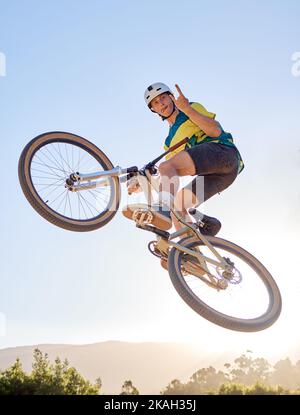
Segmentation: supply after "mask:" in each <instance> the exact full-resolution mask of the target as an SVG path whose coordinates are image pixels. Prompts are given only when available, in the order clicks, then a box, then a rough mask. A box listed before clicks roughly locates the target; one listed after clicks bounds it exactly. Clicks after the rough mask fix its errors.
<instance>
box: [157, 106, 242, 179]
mask: <svg viewBox="0 0 300 415" xmlns="http://www.w3.org/2000/svg"><path fill="white" fill-rule="evenodd" d="M190 105H191V107H192V108H194V109H195V110H196V111H197V112H199V113H200V114H202V115H205V116H206V117H209V118H215V116H216V114H214V113H213V112H209V111H207V110H206V109H205V108H204V107H203V105H201V104H199V103H198V102H190ZM220 127H221V126H220ZM221 130H222V132H221V134H220V136H219V137H209V136H208V135H207V134H205V132H204V131H203V130H201V129H200V127H198V126H197V125H196V124H194V123H193V122H192V121H191V120H190V119H189V117H188V116H187V115H185V114H184V113H183V112H181V111H179V114H178V115H177V117H176V120H175V123H174V124H173V125H172V126H171V127H170V130H169V135H168V137H167V138H166V140H165V145H164V149H165V151H167V150H168V149H169V148H170V147H172V146H174V145H175V144H177V143H179V141H181V140H183V139H184V138H185V137H188V138H189V141H188V143H187V144H184V145H182V146H180V147H179V148H177V149H176V150H174V151H172V152H170V153H169V154H167V155H166V159H167V160H168V159H170V158H171V157H173V156H174V155H175V154H177V153H179V152H180V151H183V150H186V149H188V148H191V147H194V146H196V145H199V144H202V143H208V142H209V143H220V144H224V145H227V146H230V147H235V145H234V143H233V138H232V135H231V134H230V133H227V132H225V131H224V130H223V128H222V127H221ZM235 148H236V147H235ZM237 152H238V158H239V161H238V163H239V165H238V173H240V172H241V171H242V170H243V168H244V163H243V160H242V157H241V155H240V153H239V151H238V150H237Z"/></svg>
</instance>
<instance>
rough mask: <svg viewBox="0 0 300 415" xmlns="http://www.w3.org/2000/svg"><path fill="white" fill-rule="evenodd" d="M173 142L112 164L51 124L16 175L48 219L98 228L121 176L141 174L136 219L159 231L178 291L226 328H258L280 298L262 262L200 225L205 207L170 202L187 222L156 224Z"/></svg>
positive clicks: (107, 217) (75, 227)
mask: <svg viewBox="0 0 300 415" xmlns="http://www.w3.org/2000/svg"><path fill="white" fill-rule="evenodd" d="M187 140H188V139H185V140H183V141H181V142H180V143H178V144H177V145H176V146H173V147H171V148H170V149H169V150H168V151H167V152H165V153H163V154H161V155H160V156H159V157H157V158H156V159H154V160H153V161H151V162H149V163H147V164H146V165H145V166H143V167H142V168H139V167H137V166H132V167H127V168H121V167H120V166H116V167H114V166H113V164H112V163H111V161H110V160H109V158H108V157H107V156H106V155H105V154H104V152H103V151H101V150H100V149H99V148H98V147H96V146H95V145H94V144H93V143H92V142H90V141H88V140H86V139H85V138H83V137H80V136H78V135H75V134H72V133H67V132H60V131H55V132H47V133H44V134H41V135H39V136H37V137H35V138H34V139H33V140H31V141H30V142H29V143H28V144H27V145H26V146H25V148H24V150H23V152H22V154H21V156H20V160H19V167H18V173H19V180H20V184H21V187H22V190H23V192H24V195H25V197H26V198H27V200H28V202H29V203H30V204H31V206H32V207H33V208H34V209H35V210H36V211H37V212H38V213H39V214H40V215H41V216H42V217H43V218H45V219H46V220H48V221H49V222H51V223H52V224H54V225H56V226H59V227H60V228H63V229H67V230H70V231H76V232H86V231H93V230H96V229H99V228H101V227H102V226H104V225H106V224H107V223H108V222H110V221H111V220H112V219H113V217H114V216H115V214H116V212H117V210H118V209H119V203H120V197H121V191H120V189H121V183H125V182H127V181H128V180H129V179H130V178H131V177H133V176H136V178H137V179H138V182H139V183H140V186H141V188H142V190H143V192H144V194H145V197H146V200H147V203H145V204H144V205H142V204H141V205H138V207H137V208H136V209H135V211H134V214H133V219H134V221H133V223H135V225H136V226H137V227H138V228H139V229H142V230H145V231H147V232H151V233H153V234H154V235H155V240H152V241H150V242H149V244H148V248H149V250H150V252H151V253H152V254H153V255H155V256H156V257H158V258H160V259H164V260H165V261H166V263H167V268H168V272H169V276H170V279H171V281H172V284H173V285H174V287H175V289H176V291H177V292H178V294H179V295H180V296H181V298H182V299H183V300H184V301H185V302H186V303H187V304H188V306H189V307H191V308H192V309H193V310H194V311H195V312H196V313H198V314H199V315H200V316H202V317H204V318H205V319H207V320H208V321H210V322H212V323H214V324H217V325H219V326H222V327H224V328H227V329H231V330H237V331H245V332H254V331H259V330H263V329H266V328H268V327H269V326H271V325H272V324H273V323H274V322H275V321H276V320H277V319H278V317H279V315H280V312H281V307H282V300H281V295H280V291H279V289H278V286H277V284H276V282H275V280H274V278H273V277H272V275H271V274H270V272H269V271H268V270H267V269H266V268H265V266H264V265H263V264H262V263H261V262H260V261H259V260H258V259H256V258H255V257H254V256H253V255H251V254H250V253H249V252H247V251H246V250H245V249H243V248H241V247H240V246H238V245H236V244H235V243H233V242H230V241H228V240H225V239H223V238H219V237H216V236H210V235H207V234H205V232H203V229H204V225H205V223H204V221H203V220H202V219H203V215H202V216H201V213H200V212H199V211H198V210H196V209H194V208H192V209H190V210H189V213H190V215H191V218H192V219H193V222H192V223H190V222H186V221H185V219H184V218H183V217H181V215H180V214H179V212H177V211H176V209H175V208H174V209H171V211H172V213H173V214H174V216H175V217H176V218H177V220H178V221H179V222H180V223H181V224H182V228H181V229H180V230H178V231H175V232H172V233H170V232H168V231H165V230H162V229H159V228H157V227H156V226H154V225H153V217H151V216H152V215H151V211H149V209H148V207H149V205H151V204H152V202H153V200H154V198H155V194H156V193H157V192H158V189H159V174H158V168H157V163H158V161H159V160H160V159H161V158H162V157H164V156H165V155H166V154H167V153H168V152H170V151H173V150H174V149H175V148H178V147H180V146H182V145H184V144H185V143H186V142H187Z"/></svg>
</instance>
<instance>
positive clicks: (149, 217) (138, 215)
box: [132, 209, 154, 225]
mask: <svg viewBox="0 0 300 415" xmlns="http://www.w3.org/2000/svg"><path fill="white" fill-rule="evenodd" d="M132 219H133V220H134V221H135V222H136V223H137V224H139V225H141V224H147V225H150V224H151V223H152V222H153V219H154V216H153V213H152V212H151V211H150V210H147V209H136V210H134V211H133V214H132Z"/></svg>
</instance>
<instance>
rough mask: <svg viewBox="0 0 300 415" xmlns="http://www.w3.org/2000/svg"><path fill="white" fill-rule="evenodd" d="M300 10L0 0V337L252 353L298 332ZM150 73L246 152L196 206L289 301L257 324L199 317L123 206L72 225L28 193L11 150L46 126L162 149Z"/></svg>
mask: <svg viewBox="0 0 300 415" xmlns="http://www.w3.org/2000/svg"><path fill="white" fill-rule="evenodd" d="M299 19H300V2H299V1H298V0H288V1H286V2H282V1H279V0H278V1H277V0H265V1H263V2H261V1H257V0H255V1H252V2H249V1H243V0H240V1H237V0H236V1H228V0H226V1H223V0H222V1H218V0H216V1H214V2H207V1H205V2H204V1H200V0H187V1H185V2H179V1H178V0H173V1H169V0H166V1H164V2H162V1H158V0H153V1H151V2H148V1H147V2H146V1H140V0H139V1H133V0H132V1H130V0H128V1H120V0H109V1H108V0H107V1H106V0H98V1H96V0H88V1H85V2H83V1H77V0H75V1H74V0H72V1H71V0H59V1H58V0H54V1H51V2H50V1H48V2H40V1H33V0H27V1H26V2H22V1H17V0H12V1H3V0H0V53H1V55H0V56H2V57H3V56H5V58H6V76H0V110H1V111H0V115H1V122H0V139H1V152H0V160H1V169H2V183H1V186H2V191H1V215H0V221H1V241H0V255H1V277H0V278H1V290H0V312H1V313H2V316H1V319H0V323H1V322H2V333H1V334H2V336H1V337H0V347H8V346H16V345H25V344H35V343H90V342H97V341H103V340H111V339H117V340H129V341H144V340H153V341H165V340H168V341H170V340H171V341H172V340H174V341H185V342H191V343H194V344H195V345H196V346H199V347H203V348H207V349H210V350H211V349H213V350H216V352H219V351H220V349H222V350H223V349H226V348H227V349H232V347H233V345H235V346H238V347H241V348H243V347H244V348H249V347H252V348H253V349H254V350H256V351H258V352H260V351H264V350H268V351H269V350H270V349H272V350H274V348H275V351H280V350H281V348H284V349H288V348H292V347H293V346H294V345H296V344H297V343H300V334H299V331H298V330H297V329H296V330H295V327H298V325H299V324H298V320H299V314H300V305H299V304H300V302H299V298H300V282H299V277H300V272H299V264H298V262H297V261H298V258H299V245H300V244H299V242H300V241H299V231H300V224H299V223H300V213H299V212H300V180H299V176H300V124H299V118H300V111H299V110H300V76H295V75H297V71H296V72H295V70H294V71H293V70H292V67H293V64H295V63H293V61H292V56H293V54H294V53H295V52H297V51H298V52H299V51H300V25H299ZM0 74H1V72H0ZM2 75H3V72H2ZM156 81H162V82H165V83H167V84H169V85H170V86H171V87H172V88H174V84H175V83H178V84H179V85H180V86H181V88H182V91H183V92H184V93H185V95H186V96H187V97H188V98H189V99H190V100H191V101H198V102H200V103H202V104H203V105H204V106H205V107H206V108H207V109H208V110H209V111H212V112H216V113H217V119H218V120H219V121H220V122H221V124H222V125H223V127H224V129H225V130H227V131H230V132H231V133H232V134H233V136H234V138H235V142H236V144H237V146H238V148H239V150H240V152H241V154H242V156H243V159H244V161H245V165H246V167H245V170H244V171H243V172H242V174H241V175H240V176H239V177H238V178H237V180H236V182H235V183H234V184H233V185H232V186H231V187H230V188H229V189H228V190H226V191H225V192H224V193H223V194H221V195H220V196H215V197H214V198H213V199H212V200H211V201H209V202H207V203H206V205H205V212H207V213H209V214H211V215H215V216H217V217H218V218H220V220H221V221H222V224H223V228H222V231H221V233H220V236H222V237H224V238H225V239H229V240H233V241H235V242H236V243H237V244H240V245H241V246H243V247H245V248H246V249H247V250H248V251H250V252H252V253H253V254H254V255H256V256H257V257H258V258H259V259H260V260H261V261H262V262H263V263H264V264H265V265H266V266H267V267H268V268H269V269H270V271H271V272H272V274H273V275H274V277H275V278H276V280H277V282H278V284H279V286H280V289H281V291H282V295H283V312H282V316H281V318H280V319H279V320H278V322H277V323H276V324H275V325H274V326H273V327H271V328H270V329H268V330H265V331H264V332H261V333H254V334H243V333H236V332H231V331H228V330H225V329H222V328H221V327H217V326H214V325H213V324H211V323H208V322H206V321H205V320H204V319H202V318H201V317H199V316H197V315H196V314H195V313H194V312H193V311H192V310H190V309H189V308H188V306H187V305H186V304H185V303H184V302H183V301H182V300H181V299H180V297H179V296H178V295H177V293H176V292H175V290H174V288H173V287H172V285H171V282H170V280H169V277H168V274H167V273H166V272H165V271H164V270H163V269H161V267H160V265H159V263H158V261H157V260H156V259H155V258H154V257H152V256H151V255H150V254H149V253H148V251H147V243H148V241H149V240H151V239H152V238H151V235H149V234H147V233H146V232H143V231H141V230H138V229H136V228H135V227H134V225H133V224H132V223H131V222H130V221H128V220H127V219H125V218H123V216H122V215H121V213H120V212H119V213H118V214H117V215H116V217H115V218H114V220H113V221H112V222H111V223H109V224H108V225H106V226H105V227H104V228H102V229H100V230H98V231H95V232H91V233H86V234H81V233H78V234H77V233H72V232H68V231H64V230H62V229H59V228H57V227H55V226H53V225H51V224H50V223H48V222H46V221H45V220H44V219H42V218H41V217H39V216H38V214H37V213H36V212H35V211H34V210H33V209H32V208H31V206H30V205H29V204H28V202H27V201H26V199H25V197H24V196H23V193H22V191H21V188H20V186H19V182H18V178H17V163H18V158H19V155H20V153H21V151H22V149H23V147H24V146H25V144H26V143H27V142H28V141H29V140H30V139H31V138H33V137H35V136H36V135H38V134H40V133H42V132H46V131H53V130H62V131H69V132H74V133H76V134H79V135H82V136H83V137H86V138H87V139H89V140H91V141H93V142H95V144H97V146H98V147H100V148H101V149H102V150H103V151H104V152H105V153H106V154H107V155H108V157H109V158H110V159H111V160H112V162H113V163H114V164H115V165H121V166H122V167H126V166H129V165H134V164H137V165H143V164H144V163H146V162H147V161H149V160H151V159H152V158H154V157H156V156H157V155H158V154H160V152H161V151H162V146H163V142H164V139H165V137H166V135H167V131H168V126H167V124H164V123H162V122H161V121H160V119H159V118H158V117H156V116H155V115H154V114H152V113H151V112H150V111H149V110H148V109H147V108H146V106H145V104H144V100H143V93H144V89H145V87H147V86H148V85H149V84H150V83H152V82H156ZM3 172H4V175H3ZM124 203H125V197H124V193H123V199H122V205H123V204H124ZM253 301H255V298H253ZM5 321H6V325H5ZM5 326H6V327H5Z"/></svg>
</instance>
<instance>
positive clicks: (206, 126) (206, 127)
mask: <svg viewBox="0 0 300 415" xmlns="http://www.w3.org/2000/svg"><path fill="white" fill-rule="evenodd" d="M183 112H184V113H185V115H187V116H188V117H189V119H190V120H191V121H192V122H193V123H194V124H196V125H197V126H198V127H199V128H201V130H203V131H204V132H205V134H207V135H208V136H209V137H219V135H220V134H221V132H222V131H221V128H220V127H219V123H218V121H216V120H214V119H212V118H209V117H207V116H206V115H202V114H199V112H198V111H196V110H195V109H194V108H192V107H191V106H190V105H189V106H188V107H186V109H185V110H184V111H183Z"/></svg>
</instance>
